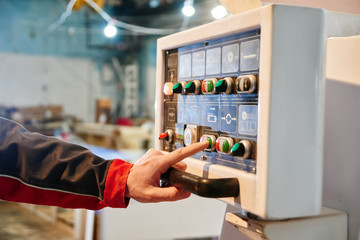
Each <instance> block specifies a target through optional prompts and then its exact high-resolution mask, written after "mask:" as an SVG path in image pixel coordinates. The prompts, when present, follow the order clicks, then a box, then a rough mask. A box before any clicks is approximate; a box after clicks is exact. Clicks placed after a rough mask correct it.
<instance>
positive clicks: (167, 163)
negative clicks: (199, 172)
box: [125, 141, 209, 203]
mask: <svg viewBox="0 0 360 240" xmlns="http://www.w3.org/2000/svg"><path fill="white" fill-rule="evenodd" d="M208 144H209V142H207V141H205V142H200V143H194V144H192V145H190V146H188V147H183V148H180V149H177V150H176V151H173V152H171V153H169V154H163V153H161V152H159V151H158V150H156V149H150V150H149V151H147V153H146V154H145V155H144V156H142V157H141V158H140V159H139V161H138V162H137V163H136V164H135V165H134V166H133V167H132V168H131V169H130V173H129V176H128V180H127V184H126V192H125V196H126V197H129V198H133V199H135V200H136V201H139V202H143V203H149V202H162V201H176V200H180V199H184V198H187V197H189V196H190V193H189V192H187V191H185V190H182V189H179V188H177V187H174V186H169V187H165V188H161V187H160V176H161V174H163V173H165V172H166V171H167V170H168V169H169V167H171V166H174V167H175V168H177V169H179V170H185V169H186V164H185V163H183V162H180V161H181V160H183V159H184V158H187V157H190V156H192V155H194V154H195V153H197V152H199V151H201V150H204V149H205V148H206V147H207V146H208Z"/></svg>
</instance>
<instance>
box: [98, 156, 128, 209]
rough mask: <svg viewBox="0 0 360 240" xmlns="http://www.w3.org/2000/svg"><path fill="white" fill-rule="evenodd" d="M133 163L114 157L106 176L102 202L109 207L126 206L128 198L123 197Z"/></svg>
mask: <svg viewBox="0 0 360 240" xmlns="http://www.w3.org/2000/svg"><path fill="white" fill-rule="evenodd" d="M132 166H133V164H131V163H128V162H125V161H123V160H120V159H115V160H114V161H113V162H112V164H111V165H110V168H109V171H108V173H107V177H106V183H105V190H104V203H105V205H106V206H109V207H116V208H126V207H127V206H128V204H129V200H130V199H129V198H127V197H125V190H126V182H127V178H128V175H129V172H130V169H131V168H132Z"/></svg>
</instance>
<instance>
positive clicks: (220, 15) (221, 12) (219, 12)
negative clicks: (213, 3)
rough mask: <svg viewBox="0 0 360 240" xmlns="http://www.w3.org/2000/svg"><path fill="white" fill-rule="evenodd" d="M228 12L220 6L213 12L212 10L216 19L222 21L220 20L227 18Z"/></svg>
mask: <svg viewBox="0 0 360 240" xmlns="http://www.w3.org/2000/svg"><path fill="white" fill-rule="evenodd" d="M226 13H227V11H226V9H225V8H224V7H223V6H221V5H219V6H217V7H214V8H213V9H212V10H211V15H212V16H213V17H214V18H215V19H220V18H223V17H225V15H226Z"/></svg>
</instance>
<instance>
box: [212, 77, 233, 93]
mask: <svg viewBox="0 0 360 240" xmlns="http://www.w3.org/2000/svg"><path fill="white" fill-rule="evenodd" d="M233 89H234V80H233V78H232V77H225V78H223V79H221V80H219V81H217V83H216V84H215V92H216V93H226V94H231V93H233Z"/></svg>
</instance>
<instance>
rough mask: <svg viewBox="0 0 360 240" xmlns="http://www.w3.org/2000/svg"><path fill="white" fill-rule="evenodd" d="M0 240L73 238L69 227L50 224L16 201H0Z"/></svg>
mask: <svg viewBox="0 0 360 240" xmlns="http://www.w3.org/2000/svg"><path fill="white" fill-rule="evenodd" d="M0 240H75V238H74V237H73V234H72V232H71V230H70V229H68V228H66V227H64V226H61V224H52V223H49V222H48V221H46V220H44V219H42V218H40V217H38V216H36V215H35V214H34V213H32V212H31V211H30V210H28V209H25V208H24V207H22V206H20V205H19V204H17V203H9V202H3V201H0Z"/></svg>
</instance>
